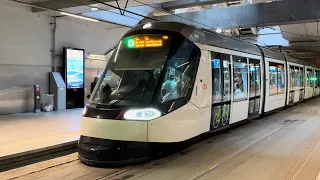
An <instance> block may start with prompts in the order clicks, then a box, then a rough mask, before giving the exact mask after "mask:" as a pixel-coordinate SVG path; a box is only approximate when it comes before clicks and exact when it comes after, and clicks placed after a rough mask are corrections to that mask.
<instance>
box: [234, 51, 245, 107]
mask: <svg viewBox="0 0 320 180" xmlns="http://www.w3.org/2000/svg"><path fill="white" fill-rule="evenodd" d="M232 58H233V77H234V85H233V99H234V101H243V100H247V96H248V65H247V58H244V57H239V56H233V57H232Z"/></svg>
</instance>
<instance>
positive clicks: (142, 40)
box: [123, 34, 169, 49]
mask: <svg viewBox="0 0 320 180" xmlns="http://www.w3.org/2000/svg"><path fill="white" fill-rule="evenodd" d="M168 39H169V37H168V36H166V35H155V34H149V35H147V34H144V35H134V36H129V37H126V38H125V39H124V41H123V42H124V44H125V46H126V47H127V48H135V49H138V48H160V47H163V46H164V45H165V44H166V42H168Z"/></svg>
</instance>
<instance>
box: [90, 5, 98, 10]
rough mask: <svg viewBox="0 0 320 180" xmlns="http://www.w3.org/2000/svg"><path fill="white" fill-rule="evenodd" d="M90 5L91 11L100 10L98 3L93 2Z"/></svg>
mask: <svg viewBox="0 0 320 180" xmlns="http://www.w3.org/2000/svg"><path fill="white" fill-rule="evenodd" d="M90 7H91V11H98V10H99V8H98V5H97V4H92V5H91V6H90Z"/></svg>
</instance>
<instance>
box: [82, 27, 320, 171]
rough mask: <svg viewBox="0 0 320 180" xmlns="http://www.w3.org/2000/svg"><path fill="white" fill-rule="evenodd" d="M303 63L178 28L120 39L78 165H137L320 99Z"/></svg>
mask: <svg viewBox="0 0 320 180" xmlns="http://www.w3.org/2000/svg"><path fill="white" fill-rule="evenodd" d="M319 72H320V69H318V68H316V67H315V66H314V65H313V64H310V63H307V62H305V61H303V60H300V59H297V58H294V57H290V56H285V55H284V54H282V53H280V52H275V51H272V50H269V49H266V48H261V47H258V46H255V45H252V44H248V43H245V42H242V41H238V40H234V39H231V38H228V37H224V36H222V35H220V34H217V33H214V32H210V31H207V30H202V29H198V28H196V27H193V26H189V25H185V24H181V23H175V22H155V23H152V24H146V25H139V26H137V27H135V28H133V29H132V30H130V31H129V32H128V33H126V34H125V35H124V36H123V38H122V39H121V40H120V42H119V44H118V46H117V47H116V49H115V50H114V52H113V54H112V55H111V57H110V59H109V62H108V64H107V66H106V68H105V70H104V72H103V74H102V76H101V78H100V80H99V82H98V83H97V85H96V87H95V89H94V91H93V94H92V96H91V98H90V100H89V103H88V104H87V105H86V107H85V110H84V113H83V119H82V129H81V138H80V140H79V158H80V160H81V161H82V162H84V163H86V164H91V165H122V164H128V163H132V162H141V161H145V160H148V159H150V158H153V157H155V156H158V155H161V154H166V153H168V152H170V151H171V150H177V149H179V148H180V147H185V146H186V145H188V144H190V142H194V141H193V140H195V139H196V138H197V137H201V135H204V134H207V133H208V132H215V131H220V130H223V129H227V128H230V127H232V126H234V125H236V124H239V123H242V122H244V121H245V120H248V119H252V118H257V117H260V116H263V115H265V114H266V113H270V112H273V111H277V110H279V109H281V108H284V107H285V106H287V105H293V104H295V103H299V102H301V101H303V100H306V99H309V98H312V97H314V96H317V95H319V93H320V91H319V80H318V78H319V76H320V74H319Z"/></svg>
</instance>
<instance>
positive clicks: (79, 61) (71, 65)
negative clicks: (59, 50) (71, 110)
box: [66, 49, 84, 89]
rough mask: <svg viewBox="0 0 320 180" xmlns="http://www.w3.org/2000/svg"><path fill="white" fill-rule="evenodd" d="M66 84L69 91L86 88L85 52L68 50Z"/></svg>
mask: <svg viewBox="0 0 320 180" xmlns="http://www.w3.org/2000/svg"><path fill="white" fill-rule="evenodd" d="M66 83H67V88H68V89H79V88H83V87H84V50H79V49H67V50H66Z"/></svg>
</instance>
